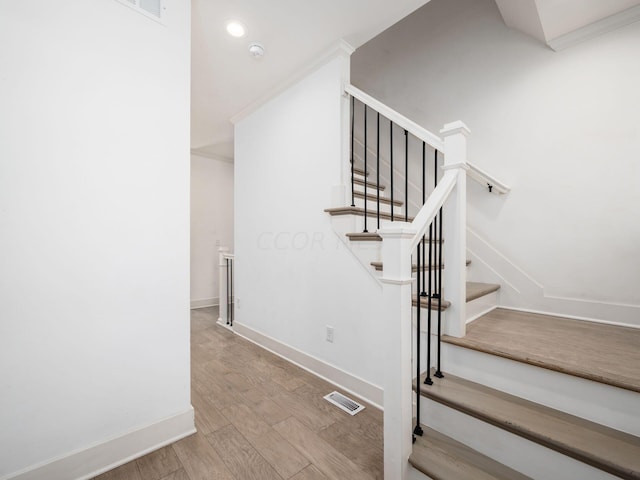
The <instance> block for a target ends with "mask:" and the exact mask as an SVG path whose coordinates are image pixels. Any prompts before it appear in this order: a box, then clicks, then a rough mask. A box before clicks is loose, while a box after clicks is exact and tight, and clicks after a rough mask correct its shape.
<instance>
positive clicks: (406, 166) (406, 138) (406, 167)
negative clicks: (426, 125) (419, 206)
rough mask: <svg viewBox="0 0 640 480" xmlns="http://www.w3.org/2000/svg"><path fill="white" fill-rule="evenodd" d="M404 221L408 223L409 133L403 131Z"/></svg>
mask: <svg viewBox="0 0 640 480" xmlns="http://www.w3.org/2000/svg"><path fill="white" fill-rule="evenodd" d="M404 221H405V222H408V221H409V132H407V131H406V130H405V131H404Z"/></svg>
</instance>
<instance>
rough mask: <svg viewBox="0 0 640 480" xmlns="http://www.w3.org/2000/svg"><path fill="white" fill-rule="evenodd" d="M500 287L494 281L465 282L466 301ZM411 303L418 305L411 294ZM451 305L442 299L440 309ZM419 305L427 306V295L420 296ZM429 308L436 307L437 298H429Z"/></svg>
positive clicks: (415, 298) (415, 297)
mask: <svg viewBox="0 0 640 480" xmlns="http://www.w3.org/2000/svg"><path fill="white" fill-rule="evenodd" d="M499 289H500V285H498V284H496V283H481V282H467V302H471V301H473V300H475V299H477V298H480V297H483V296H484V295H488V294H489V293H493V292H495V291H497V290H499ZM412 305H413V306H414V307H415V306H417V305H418V297H417V296H415V295H414V296H413V299H412ZM450 305H451V302H448V301H447V300H444V299H443V300H442V303H441V306H440V309H441V310H446V309H447V308H449V306H450ZM420 306H421V307H422V308H429V297H420ZM431 309H432V310H437V309H438V299H437V298H432V299H431Z"/></svg>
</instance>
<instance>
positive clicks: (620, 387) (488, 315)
mask: <svg viewBox="0 0 640 480" xmlns="http://www.w3.org/2000/svg"><path fill="white" fill-rule="evenodd" d="M348 92H349V93H350V94H351V95H352V96H353V97H352V98H354V97H357V98H358V100H359V101H362V102H363V105H368V106H369V107H371V108H372V109H375V110H373V111H374V112H375V111H381V109H385V108H386V107H384V106H381V105H380V104H379V102H376V101H375V100H373V99H371V98H370V97H368V96H366V94H362V92H359V91H357V89H354V88H351V89H348ZM352 102H353V101H352ZM367 108H368V107H364V116H365V117H366V116H367V115H368V113H367ZM352 111H355V107H354V103H352ZM383 113H384V114H385V115H393V114H390V113H389V112H388V109H386V110H383ZM394 118H396V117H394ZM390 121H395V120H390ZM398 121H399V122H405V123H404V124H401V125H405V126H406V125H408V123H406V122H408V121H406V119H400V120H398ZM378 122H379V120H378ZM354 123H357V122H355V121H354V120H353V117H352V126H351V130H352V143H351V151H352V154H353V156H352V159H351V164H350V170H351V184H352V187H351V188H352V192H350V196H351V200H352V202H351V205H346V206H342V205H340V206H334V207H333V208H329V209H327V210H326V212H327V213H328V214H329V215H330V216H331V219H332V224H333V227H334V230H335V231H336V233H337V234H338V236H339V237H340V238H341V239H342V240H343V242H344V244H345V245H346V246H347V247H348V248H349V249H350V250H351V251H352V252H353V253H354V255H355V256H356V258H358V260H359V261H360V263H361V265H362V267H363V268H364V269H365V270H366V271H367V272H368V274H370V275H371V276H373V277H374V278H375V279H377V280H379V281H381V284H382V285H383V291H384V290H385V289H388V290H389V292H391V290H393V292H391V293H390V294H387V293H384V295H386V297H385V299H386V298H389V300H390V302H389V303H390V305H391V303H392V302H393V301H394V299H405V300H408V302H410V306H408V309H406V308H407V307H405V306H403V305H405V304H404V303H402V302H401V303H400V304H398V305H400V307H399V309H398V313H397V315H395V316H397V318H398V322H400V323H401V321H400V319H402V318H406V317H407V315H410V317H411V321H410V323H412V324H413V328H414V333H413V334H412V347H409V348H408V347H407V344H404V346H401V347H396V346H392V347H391V348H390V351H391V354H390V357H392V358H395V357H394V355H395V354H398V355H404V357H403V359H401V360H399V361H398V362H397V365H403V367H402V368H405V367H406V366H408V365H410V371H411V372H414V374H413V375H412V377H413V381H412V382H411V383H412V385H413V392H414V394H415V393H418V395H414V396H413V397H410V396H409V397H407V396H405V394H406V392H405V391H404V387H405V386H407V382H406V381H405V380H404V378H400V377H404V376H406V375H408V373H407V372H405V371H401V372H400V371H399V372H396V376H397V377H399V378H398V379H397V380H396V379H391V380H390V381H389V382H388V383H385V478H387V477H389V478H394V479H396V478H398V479H400V480H404V479H423V478H432V479H440V480H449V479H451V480H464V479H520V478H523V479H524V478H534V479H543V480H546V479H549V480H562V479H567V480H569V479H571V480H573V479H586V480H590V479H594V480H595V479H611V478H625V479H640V330H638V329H633V328H625V327H617V326H612V325H604V324H596V323H590V322H586V321H577V320H570V319H566V318H559V317H551V316H545V315H535V314H528V313H523V312H516V311H509V310H504V309H500V308H498V304H499V289H500V286H499V285H496V284H488V283H479V282H466V288H464V287H463V289H464V292H463V295H458V298H461V299H465V300H466V304H465V305H463V307H462V308H460V305H459V304H456V302H455V300H454V301H451V300H450V299H448V295H447V293H448V292H447V287H446V285H445V286H444V288H443V280H442V275H443V274H442V272H443V271H444V272H445V273H444V275H447V271H448V270H447V263H451V264H454V268H455V267H456V266H460V265H462V266H463V268H464V264H465V262H464V261H462V262H459V261H458V262H455V261H450V260H445V261H444V262H443V257H442V250H445V252H446V250H447V246H448V242H450V241H451V240H450V239H448V238H447V237H446V236H443V235H441V232H442V224H443V222H446V221H447V220H442V209H441V207H440V205H443V204H444V202H445V201H446V200H447V196H448V195H449V194H450V191H451V189H449V191H448V192H445V193H443V194H441V195H440V197H441V201H440V203H436V200H434V201H433V205H435V207H433V208H432V210H434V211H436V214H435V225H436V227H435V228H434V229H433V230H432V229H431V227H429V228H428V229H426V230H425V229H424V226H423V230H422V232H424V234H422V233H420V234H417V236H415V235H414V238H419V237H422V240H421V241H417V242H416V243H417V244H418V247H417V250H416V251H414V252H413V255H412V261H411V262H410V263H408V264H404V265H406V267H403V268H405V270H404V271H405V272H406V274H400V273H398V272H400V270H399V269H398V266H397V265H392V266H391V267H387V265H386V262H385V258H393V257H392V256H390V255H389V253H388V252H389V251H391V246H390V245H391V244H390V245H387V246H384V243H386V242H390V241H394V242H396V243H395V244H397V245H401V244H400V242H401V240H396V239H400V238H401V237H402V236H403V235H404V238H405V239H409V238H410V237H411V235H410V234H404V233H403V232H402V229H403V228H407V227H405V226H409V225H410V226H413V225H415V224H417V223H418V222H420V221H421V219H422V217H425V218H426V216H425V211H426V210H425V209H426V208H427V206H428V203H429V201H430V200H431V199H432V198H435V197H438V196H439V193H438V189H436V190H433V191H431V192H430V193H429V201H427V202H426V203H425V202H422V203H420V201H419V199H418V205H419V207H421V208H420V210H419V212H417V213H415V214H414V212H413V211H411V212H407V210H408V209H409V205H407V203H411V202H409V200H408V199H409V193H408V192H406V191H405V192H404V198H403V194H402V189H400V190H401V193H400V195H398V193H397V185H398V183H400V184H402V183H404V184H405V185H408V179H407V178H406V177H408V171H409V168H408V161H407V160H405V161H406V162H407V163H405V165H406V166H405V177H404V178H403V176H402V172H399V173H398V172H396V187H394V186H393V175H394V173H393V172H394V166H393V153H391V154H390V156H391V157H392V158H391V161H390V162H389V159H387V160H384V159H383V158H381V157H382V155H381V153H380V147H379V143H380V140H379V138H380V137H379V135H380V133H379V130H380V127H379V125H378V133H377V135H378V137H377V143H378V146H377V148H376V149H375V150H374V151H369V143H368V142H367V139H366V136H367V134H366V133H365V134H364V135H363V136H364V138H359V139H353V137H354V136H355V135H356V134H355V133H354V130H355V128H354ZM366 125H367V121H366V120H365V121H364V131H365V132H366V131H367V126H366ZM391 131H393V126H392V127H391ZM409 133H411V131H409ZM369 135H371V134H370V133H369ZM417 135H418V137H419V138H422V139H424V138H425V134H424V133H422V132H418V133H417ZM405 136H407V130H406V129H405ZM357 143H360V144H361V148H360V149H357V148H356V147H357ZM387 143H390V144H391V145H390V151H391V152H393V140H392V141H391V142H388V141H387ZM434 148H435V147H434ZM407 150H408V149H407ZM453 150H454V149H451V151H453ZM436 151H437V149H436ZM367 152H368V153H367ZM445 153H447V152H446V151H445ZM367 157H368V160H369V162H367ZM437 158H438V157H437V153H436V162H437ZM371 159H373V161H372V160H371ZM381 162H382V163H383V164H387V165H388V164H390V165H389V170H390V172H391V173H390V176H391V182H392V184H391V185H387V184H385V183H384V182H381V180H380V177H381V174H380V170H381V168H382V167H381ZM423 165H424V143H423ZM437 168H438V167H437V166H436V173H435V174H434V179H435V180H436V184H437V180H438V173H437ZM400 170H401V169H400ZM472 172H473V175H470V176H471V178H474V177H477V176H478V175H480V181H481V182H485V183H486V184H487V186H488V187H489V193H491V191H492V189H493V187H494V184H497V183H498V182H496V181H494V179H492V178H491V177H489V176H487V175H486V174H484V172H482V171H480V173H478V169H472ZM424 176H425V173H424V170H423V173H422V177H423V182H424ZM374 177H375V178H374ZM440 178H442V177H440ZM417 183H420V182H417ZM462 185H463V186H464V183H462ZM394 188H395V190H394ZM405 188H408V187H405ZM495 191H498V192H504V191H505V188H504V186H502V185H500V184H498V188H497V189H496V190H494V193H495ZM394 192H395V195H394ZM423 196H425V193H424V187H423ZM413 197H414V199H415V193H414V195H413ZM345 203H347V202H345ZM423 204H424V205H423ZM438 208H440V213H439V214H438V213H437V209H438ZM458 208H459V207H458ZM408 213H411V214H412V215H409V214H408ZM438 215H440V216H439V217H438ZM430 218H433V217H430ZM438 218H440V220H438ZM414 219H417V220H416V221H414ZM390 220H393V221H394V222H393V223H392V224H391V225H396V222H398V221H400V222H405V223H402V224H399V223H398V224H397V225H399V226H398V227H392V228H391V229H393V228H395V230H394V232H393V235H390V234H389V233H388V232H389V231H391V230H388V231H387V233H385V231H386V229H387V228H388V226H389V223H388V221H390ZM438 221H439V222H440V223H439V225H440V230H438V228H437V227H438ZM406 222H413V223H412V224H409V223H406ZM426 223H429V224H430V223H431V220H428V221H427V222H426ZM427 232H428V234H427ZM394 235H395V236H394ZM383 239H384V240H383ZM392 239H393V240H392ZM395 244H394V245H395ZM406 245H408V243H406ZM425 245H426V246H427V248H428V251H429V262H426V261H425V253H424V252H425V251H426V248H425ZM456 245H458V243H456V242H454V244H453V245H452V246H451V248H454V247H455V246H456ZM431 247H433V249H434V251H435V252H436V255H435V256H434V255H432V254H431ZM385 248H386V249H387V250H385ZM383 250H384V251H386V252H387V254H385V253H383ZM401 250H402V251H403V252H405V253H404V254H403V255H406V254H407V253H406V252H410V251H411V249H409V250H406V248H404V247H403V248H401ZM420 252H422V260H420V255H421V253H420ZM438 252H439V255H438V254H437V253H438ZM385 255H388V256H387V257H385ZM416 255H417V259H416ZM383 257H384V258H383ZM448 258H449V259H451V258H452V257H448ZM432 259H435V261H434V262H432V261H431V260H432ZM402 261H403V262H404V261H405V260H402ZM466 265H467V268H473V265H472V264H471V265H470V263H469V261H466ZM387 270H389V271H390V272H391V273H388V271H387ZM402 275H405V276H404V277H403V278H405V279H402V278H401V277H402ZM452 275H455V272H453V273H452ZM411 279H412V280H411ZM427 284H428V285H429V294H428V295H425V294H424V290H425V289H426V287H425V285H427ZM389 285H391V286H390V287H389ZM420 285H422V287H421V286H420ZM432 285H435V287H436V289H435V290H434V291H433V292H432V290H431V286H432ZM449 285H451V283H449ZM454 285H455V283H454ZM406 287H408V289H407V288H406ZM409 292H411V295H410V296H408V293H409ZM449 292H452V290H449ZM396 293H397V295H396ZM421 293H422V294H421ZM453 293H454V294H455V293H456V292H453ZM454 296H455V295H454ZM405 300H402V301H403V302H404V301H405ZM456 307H457V308H456ZM450 309H454V312H453V314H452V316H451V318H449V317H448V311H449V310H450ZM392 311H393V309H392V308H391V307H390V309H389V312H392ZM460 311H462V312H464V318H463V319H462V322H463V325H462V334H461V335H458V334H456V333H455V332H456V330H455V328H453V329H452V328H451V325H450V324H451V323H455V322H456V321H460V320H459V319H457V315H458V314H459V312H460ZM421 318H422V319H424V318H427V319H428V320H427V321H426V322H424V323H421V321H420V319H421ZM464 324H467V325H466V327H465V325H464ZM408 328H409V327H407V326H406V325H400V326H399V327H398V329H399V330H398V332H399V333H398V336H396V337H394V336H393V335H392V334H391V333H390V338H389V342H394V338H395V339H399V340H398V341H399V342H400V343H402V342H404V341H405V340H406V334H407V332H408V331H409V330H408ZM465 329H466V335H465V334H464V333H465ZM441 330H442V331H444V332H445V333H446V332H447V331H448V332H449V333H451V334H450V335H440V331H441ZM408 345H411V342H410V343H409V344H408ZM421 345H422V348H421ZM403 349H404V350H405V351H404V352H403V351H402V350H403ZM408 350H410V351H408ZM407 356H409V357H411V360H410V361H407V358H406V357H407ZM390 363H393V360H391V361H390ZM432 366H434V367H435V368H432ZM389 376H392V375H389ZM390 385H396V386H398V388H399V389H402V392H401V393H398V394H397V395H396V393H395V392H393V393H390V392H388V389H389V388H390ZM411 398H413V408H411V406H410V405H409V406H408V409H407V401H409V402H410V399H411ZM408 413H410V414H411V416H412V417H414V424H413V425H414V426H413V427H411V428H412V429H413V431H414V436H413V440H414V443H413V445H412V446H411V445H410V443H408V442H410V439H409V438H405V437H410V436H411V435H410V430H408V429H407V428H406V425H404V424H403V425H402V426H401V427H399V428H394V427H393V426H390V425H388V423H389V421H390V420H389V419H393V420H394V421H395V422H397V421H400V422H405V421H406V420H398V419H406V417H407V415H408ZM415 416H417V420H416V419H415ZM409 421H410V418H409ZM416 422H417V423H416ZM407 432H409V434H407ZM394 439H397V442H394ZM396 443H397V444H398V445H396ZM407 445H409V446H408V449H409V451H407V448H406V446H407ZM407 462H408V463H407ZM392 463H393V465H391V464H392ZM388 464H389V465H388Z"/></svg>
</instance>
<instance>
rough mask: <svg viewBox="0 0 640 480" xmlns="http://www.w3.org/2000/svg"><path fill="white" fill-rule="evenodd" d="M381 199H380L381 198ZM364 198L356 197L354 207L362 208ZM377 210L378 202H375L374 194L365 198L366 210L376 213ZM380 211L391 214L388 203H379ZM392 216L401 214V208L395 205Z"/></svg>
mask: <svg viewBox="0 0 640 480" xmlns="http://www.w3.org/2000/svg"><path fill="white" fill-rule="evenodd" d="M381 198H382V197H381ZM364 203H365V202H364V198H360V197H356V198H355V204H356V207H360V208H364ZM377 208H378V202H377V201H376V196H375V194H374V195H372V196H368V197H367V210H368V211H370V212H376V211H377ZM380 211H381V212H385V213H391V205H390V204H388V203H383V202H380ZM393 213H394V215H400V214H402V207H400V206H398V205H396V206H395V207H394V209H393Z"/></svg>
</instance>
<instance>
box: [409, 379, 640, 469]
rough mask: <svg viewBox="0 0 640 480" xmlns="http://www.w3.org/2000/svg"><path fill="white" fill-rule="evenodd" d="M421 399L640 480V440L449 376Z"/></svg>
mask: <svg viewBox="0 0 640 480" xmlns="http://www.w3.org/2000/svg"><path fill="white" fill-rule="evenodd" d="M420 393H421V395H423V396H425V397H427V398H430V399H431V400H433V401H436V402H439V403H442V404H443V405H446V406H448V407H450V408H453V409H456V410H458V411H460V412H463V413H465V414H467V415H470V416H472V417H475V418H477V419H479V420H482V421H484V422H487V423H490V424H492V425H495V426H496V427H499V428H502V429H504V430H506V431H509V432H511V433H514V434H516V435H519V436H521V437H524V438H526V439H528V440H530V441H533V442H536V443H538V444H540V445H543V446H545V447H547V448H551V449H553V450H556V451H557V452H560V453H562V454H563V455H567V456H569V457H572V458H574V459H576V460H579V461H581V462H584V463H586V464H589V465H591V466H593V467H596V468H599V469H601V470H604V471H606V472H608V473H611V474H613V475H616V476H618V477H621V478H625V479H640V438H638V437H635V436H633V435H629V434H627V433H623V432H620V431H618V430H614V429H612V428H609V427H605V426H603V425H599V424H596V423H593V422H590V421H588V420H585V419H582V418H579V417H576V416H573V415H569V414H567V413H564V412H560V411H558V410H554V409H552V408H549V407H545V406H543V405H540V404H537V403H533V402H530V401H528V400H524V399H522V398H519V397H515V396H513V395H509V394H507V393H504V392H501V391H498V390H494V389H492V388H489V387H486V386H484V385H480V384H477V383H475V382H471V381H469V380H465V379H462V378H458V377H455V376H454V375H451V374H447V373H446V372H445V377H444V378H442V379H438V380H437V382H434V384H433V385H430V386H429V385H424V383H422V382H421V387H420Z"/></svg>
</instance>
